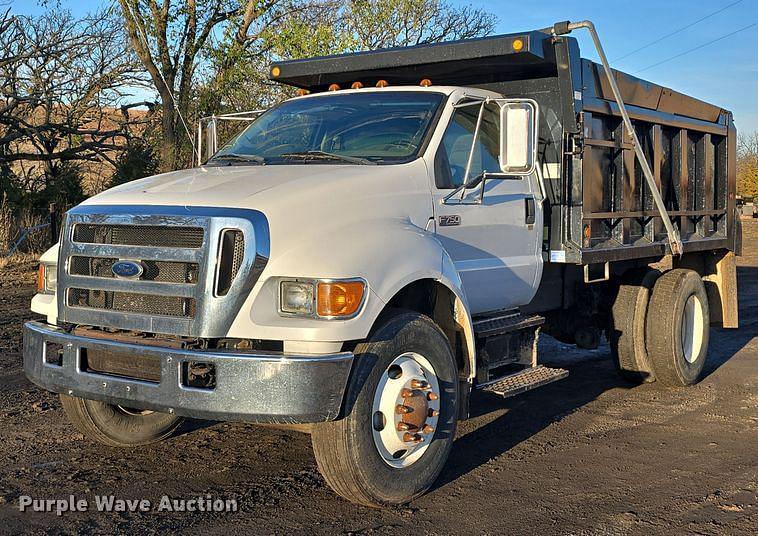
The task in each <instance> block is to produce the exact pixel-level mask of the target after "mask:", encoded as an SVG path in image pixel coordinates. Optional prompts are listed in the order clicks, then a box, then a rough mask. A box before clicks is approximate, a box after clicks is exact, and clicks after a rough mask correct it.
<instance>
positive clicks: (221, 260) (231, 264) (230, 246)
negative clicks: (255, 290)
mask: <svg viewBox="0 0 758 536" xmlns="http://www.w3.org/2000/svg"><path fill="white" fill-rule="evenodd" d="M218 250H219V256H218V266H217V267H216V296H226V295H227V294H228V293H229V289H230V288H231V287H232V283H233V282H234V278H235V277H237V273H238V272H239V270H240V266H242V261H243V259H244V257H245V237H244V235H243V234H242V231H240V230H238V229H226V230H224V231H223V232H222V233H221V244H219V248H218Z"/></svg>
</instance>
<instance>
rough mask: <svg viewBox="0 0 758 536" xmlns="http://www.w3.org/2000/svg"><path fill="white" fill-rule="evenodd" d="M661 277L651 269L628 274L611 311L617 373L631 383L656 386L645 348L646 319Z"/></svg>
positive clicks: (612, 339)
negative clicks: (651, 383)
mask: <svg viewBox="0 0 758 536" xmlns="http://www.w3.org/2000/svg"><path fill="white" fill-rule="evenodd" d="M660 275H661V273H660V272H659V271H657V270H651V269H649V268H642V269H634V270H630V271H629V272H627V273H625V274H624V276H623V278H622V282H621V286H620V287H619V290H618V294H616V299H615V300H614V302H613V307H612V308H611V319H610V320H611V322H610V326H609V329H608V341H609V342H610V346H611V356H612V357H613V362H614V363H615V364H616V370H617V371H618V373H619V374H620V375H621V377H622V378H624V379H625V380H627V381H629V382H632V383H646V382H654V381H655V375H654V374H653V368H652V366H651V365H650V361H649V359H648V356H647V350H646V347H645V331H646V317H647V313H648V304H649V301H650V294H651V292H652V289H653V285H655V282H656V281H657V280H658V278H659V277H660Z"/></svg>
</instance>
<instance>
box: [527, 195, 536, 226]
mask: <svg viewBox="0 0 758 536" xmlns="http://www.w3.org/2000/svg"><path fill="white" fill-rule="evenodd" d="M524 201H525V205H526V206H525V211H524V223H526V224H527V225H534V222H535V221H536V219H537V209H536V206H535V204H534V198H533V197H527V198H525V199H524Z"/></svg>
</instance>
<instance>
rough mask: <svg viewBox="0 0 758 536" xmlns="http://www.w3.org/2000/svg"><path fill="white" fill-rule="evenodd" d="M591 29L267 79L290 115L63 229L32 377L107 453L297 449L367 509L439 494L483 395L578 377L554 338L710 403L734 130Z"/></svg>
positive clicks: (117, 192)
mask: <svg viewBox="0 0 758 536" xmlns="http://www.w3.org/2000/svg"><path fill="white" fill-rule="evenodd" d="M578 29H587V30H589V31H590V32H591V33H592V34H593V37H596V34H595V33H594V29H593V27H592V25H591V23H587V22H585V23H577V24H571V23H560V24H556V25H555V26H554V27H552V28H550V29H547V30H539V31H528V32H524V33H519V34H512V35H504V36H497V37H488V38H483V39H476V40H466V41H460V42H452V43H442V44H434V45H425V46H418V47H411V48H403V49H392V50H380V51H373V52H366V53H359V54H351V55H343V56H335V57H324V58H313V59H306V60H299V61H288V62H282V63H277V64H275V65H273V66H272V67H271V73H270V76H271V78H272V80H274V81H276V82H279V83H282V84H287V85H290V86H295V87H297V88H299V89H300V90H301V91H300V92H299V93H300V96H298V97H296V98H292V99H290V100H287V101H285V102H283V103H281V104H279V105H277V106H275V107H273V108H272V109H270V110H268V111H265V112H264V113H262V114H260V115H259V116H258V117H257V118H256V119H255V120H254V121H252V122H250V124H249V125H247V127H246V128H244V129H243V130H242V132H241V133H239V134H238V135H237V136H235V137H234V138H233V139H232V140H231V141H229V142H228V143H226V144H224V145H223V146H222V147H221V148H220V149H219V150H218V151H216V150H215V147H214V143H215V142H208V140H209V139H210V138H209V137H208V136H206V134H207V129H206V131H201V139H203V140H205V141H206V143H204V144H203V148H204V151H203V152H204V153H205V152H208V150H209V149H210V153H212V154H203V156H202V158H201V161H200V162H199V164H198V166H197V167H195V168H194V169H187V170H182V171H176V172H172V173H166V174H162V175H158V176H154V177H149V178H146V179H142V180H138V181H135V182H131V183H128V184H125V185H122V186H119V187H116V188H113V189H111V190H109V191H106V192H103V193H102V194H99V195H97V196H95V197H92V198H90V199H88V200H87V201H85V202H84V203H82V204H81V205H79V206H77V207H75V208H73V209H72V210H70V211H69V212H68V213H67V215H66V218H65V223H64V225H63V228H62V233H61V239H60V243H59V244H58V245H57V246H56V247H55V248H53V249H52V250H50V251H48V252H47V253H46V254H45V255H44V256H43V257H42V259H41V264H40V276H39V293H38V294H37V295H36V296H35V297H34V299H33V302H32V308H33V310H34V311H36V312H38V313H41V314H42V315H45V316H46V320H45V321H36V322H30V323H28V324H27V325H26V326H25V329H24V368H25V371H26V374H27V376H28V377H29V378H30V379H31V380H32V381H33V382H34V383H36V384H38V385H40V386H41V387H43V388H45V389H48V390H50V391H53V392H56V393H60V396H61V400H62V404H63V407H64V409H65V410H66V413H67V414H68V416H69V417H70V419H71V420H72V421H73V423H74V424H75V425H76V426H78V427H79V429H80V430H81V431H82V432H83V433H84V434H85V435H86V436H87V437H89V438H92V439H94V440H97V441H100V442H102V443H105V444H107V445H112V446H130V447H133V446H136V445H144V444H147V443H150V442H154V441H158V440H162V439H165V438H167V437H168V436H170V435H171V433H172V432H173V431H174V430H175V429H176V428H177V426H178V425H179V423H180V422H181V419H182V418H202V419H213V420H239V421H249V422H258V423H269V424H274V425H280V426H292V425H296V426H299V427H300V428H302V429H304V430H307V431H309V432H310V433H311V436H312V442H313V448H314V452H315V457H316V460H317V462H318V466H319V468H320V470H321V472H322V474H323V475H324V478H325V479H326V481H327V482H328V483H329V485H330V486H331V487H332V488H333V489H334V490H335V491H336V492H337V493H339V494H340V495H342V496H343V497H345V498H347V499H348V500H351V501H355V502H357V503H361V504H366V505H372V506H377V505H392V504H401V503H406V502H408V501H410V500H412V499H413V498H415V497H417V496H419V495H420V494H423V493H424V492H425V491H427V490H428V489H429V488H430V487H431V486H432V485H433V484H434V482H435V479H436V478H437V476H438V475H439V474H440V471H441V470H442V468H443V466H444V465H445V462H446V460H447V458H448V454H449V453H450V450H451V448H452V446H453V442H454V438H455V433H456V425H457V423H458V421H459V420H462V419H465V418H467V416H468V413H469V400H470V395H471V393H472V392H473V391H475V390H485V391H489V392H491V393H495V394H497V395H501V396H504V397H506V396H512V395H515V394H518V393H521V392H523V391H526V390H528V389H531V388H534V387H538V386H541V385H544V384H546V383H549V382H551V381H554V380H558V379H561V378H563V377H565V376H566V374H567V371H565V370H561V369H556V368H550V367H547V366H544V365H542V364H540V356H539V355H537V338H538V334H539V333H540V331H541V330H542V331H544V332H546V333H549V334H551V335H553V336H554V337H556V338H558V339H559V340H562V341H565V342H569V343H576V344H578V345H580V346H583V347H593V346H597V344H598V341H599V340H600V337H601V336H603V334H604V335H605V336H606V337H607V338H608V340H609V341H610V346H611V350H612V355H613V358H614V359H615V361H616V364H617V367H618V369H619V372H620V373H621V374H622V375H623V376H624V377H625V378H627V379H628V380H630V381H634V382H643V381H657V382H659V383H660V384H662V385H667V386H685V385H689V384H692V383H694V382H697V381H698V378H699V376H700V374H701V371H702V370H703V365H704V362H705V359H706V354H707V350H708V333H709V326H711V325H719V326H723V327H731V328H734V327H737V301H736V300H737V298H736V292H735V290H736V289H735V277H736V276H735V252H736V251H737V250H738V248H739V228H738V221H737V219H736V218H735V214H736V207H735V128H734V125H733V121H732V115H731V114H730V113H729V112H727V111H725V110H723V109H721V108H719V107H717V106H713V105H710V104H707V103H705V102H702V101H699V100H697V99H694V98H692V97H688V96H686V95H683V94H681V93H677V92H675V91H673V90H671V89H667V88H665V87H661V86H658V85H656V84H652V83H650V82H645V81H642V80H639V79H636V78H634V77H631V76H629V75H626V74H623V73H621V72H617V71H611V70H610V68H608V65H607V62H606V61H605V56H604V54H603V53H602V48H601V47H600V45H599V42H597V46H598V52H599V53H600V54H599V55H600V57H601V60H602V62H601V63H600V64H598V63H595V62H592V61H589V60H585V59H582V58H581V57H580V54H579V47H578V43H577V41H576V39H575V38H573V37H569V36H568V34H569V33H570V32H571V31H573V30H578ZM208 125H210V123H206V126H208Z"/></svg>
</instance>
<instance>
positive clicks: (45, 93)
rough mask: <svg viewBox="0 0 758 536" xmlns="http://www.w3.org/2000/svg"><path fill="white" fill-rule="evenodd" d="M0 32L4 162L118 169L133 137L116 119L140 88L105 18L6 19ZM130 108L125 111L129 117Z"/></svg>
mask: <svg viewBox="0 0 758 536" xmlns="http://www.w3.org/2000/svg"><path fill="white" fill-rule="evenodd" d="M0 24H5V26H6V30H5V31H0V58H2V60H0V148H2V150H0V162H9V161H19V160H23V161H27V162H29V161H34V162H42V163H46V164H49V163H52V162H55V161H69V160H106V161H110V162H112V161H113V156H112V154H111V152H112V151H114V150H118V149H119V148H120V146H121V143H120V141H119V138H125V137H126V136H127V135H128V130H127V128H126V125H127V123H128V121H126V119H125V118H124V117H123V115H122V114H114V109H115V108H116V107H118V106H119V105H120V104H121V102H123V98H124V97H125V93H124V91H125V89H126V88H129V87H132V88H133V87H134V86H135V85H136V84H139V83H141V80H140V78H139V77H138V72H139V71H138V70H137V65H138V64H137V63H136V62H135V58H134V57H133V55H132V54H131V53H130V51H129V49H128V46H127V44H126V42H125V41H124V40H123V39H122V34H121V30H120V27H119V26H118V24H117V23H116V22H115V21H114V19H113V18H112V17H110V16H109V14H108V13H107V12H101V13H98V14H96V15H92V16H89V17H86V18H84V19H81V20H75V19H74V18H72V16H71V15H70V14H69V13H67V12H62V13H55V12H51V13H48V14H46V15H44V16H41V17H34V18H31V17H13V16H8V17H7V18H6V19H5V20H4V21H3V22H2V23H0ZM128 108H129V107H125V108H124V110H126V109H128Z"/></svg>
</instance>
